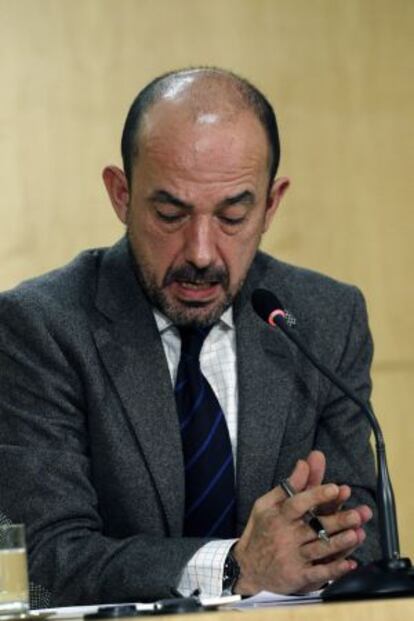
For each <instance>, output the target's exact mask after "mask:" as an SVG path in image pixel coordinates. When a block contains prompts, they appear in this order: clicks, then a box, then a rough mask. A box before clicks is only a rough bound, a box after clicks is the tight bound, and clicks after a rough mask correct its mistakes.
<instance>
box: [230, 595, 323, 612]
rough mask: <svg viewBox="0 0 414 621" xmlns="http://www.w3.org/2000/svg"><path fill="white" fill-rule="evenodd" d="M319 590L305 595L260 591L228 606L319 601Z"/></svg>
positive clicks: (259, 606)
mask: <svg viewBox="0 0 414 621" xmlns="http://www.w3.org/2000/svg"><path fill="white" fill-rule="evenodd" d="M321 601H322V599H321V591H314V592H312V593H307V594H306V595H281V594H280V593H270V592H269V591H260V593H257V594H256V595H252V597H247V598H246V599H243V600H241V601H240V602H238V603H236V604H230V606H229V608H236V609H237V610H242V609H244V608H246V609H248V608H266V607H272V606H290V605H295V604H313V603H316V602H321Z"/></svg>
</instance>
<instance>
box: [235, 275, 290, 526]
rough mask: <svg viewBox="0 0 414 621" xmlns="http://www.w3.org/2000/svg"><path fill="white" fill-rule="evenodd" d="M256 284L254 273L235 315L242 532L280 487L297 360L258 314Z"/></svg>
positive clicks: (238, 486) (238, 458)
mask: <svg viewBox="0 0 414 621" xmlns="http://www.w3.org/2000/svg"><path fill="white" fill-rule="evenodd" d="M255 281H256V282H257V278H254V269H253V276H251V277H250V278H249V281H248V282H246V284H245V286H244V288H243V294H242V297H241V299H240V300H239V302H238V304H237V305H236V313H235V316H236V328H237V333H236V334H237V352H238V356H237V360H238V362H237V365H238V387H239V426H238V449H237V502H238V510H237V514H238V529H239V531H241V530H242V528H244V526H245V524H246V521H247V519H248V516H249V514H250V511H251V508H252V505H253V503H254V501H255V500H256V499H257V498H259V497H260V496H262V495H263V494H265V493H266V492H268V491H269V490H270V489H271V487H272V485H273V484H274V475H275V470H276V467H277V463H278V456H279V451H280V446H281V443H282V440H283V435H284V431H285V426H286V421H287V417H288V414H289V408H290V403H291V394H292V389H293V383H294V373H293V366H292V365H293V360H294V356H292V351H291V349H290V347H289V345H288V344H287V343H286V339H284V338H283V334H282V333H281V332H278V331H277V330H275V329H272V328H270V327H269V326H267V325H266V324H265V323H264V322H263V321H262V320H261V319H259V318H258V317H257V315H256V314H255V313H254V311H253V310H252V307H251V304H250V296H251V293H252V291H253V289H254V288H255V287H254V286H253V285H252V283H254V282H255ZM257 286H260V285H259V284H257ZM239 352H240V354H239Z"/></svg>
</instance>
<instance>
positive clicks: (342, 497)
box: [315, 485, 351, 515]
mask: <svg viewBox="0 0 414 621" xmlns="http://www.w3.org/2000/svg"><path fill="white" fill-rule="evenodd" d="M350 496H351V488H350V487H349V485H340V486H339V494H338V497H337V498H335V500H334V501H333V502H329V503H325V504H324V505H320V506H319V507H317V508H316V509H315V511H316V513H317V514H318V515H330V514H331V513H336V512H337V511H340V510H341V508H342V505H343V504H344V503H345V502H346V501H347V500H349V498H350Z"/></svg>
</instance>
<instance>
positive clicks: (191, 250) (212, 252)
mask: <svg viewBox="0 0 414 621" xmlns="http://www.w3.org/2000/svg"><path fill="white" fill-rule="evenodd" d="M216 252H217V251H216V239H215V232H214V230H213V223H212V222H211V221H210V220H209V219H208V217H204V216H199V217H195V218H194V219H192V221H191V222H190V223H189V225H188V227H187V229H186V231H185V248H184V255H185V260H186V261H187V262H188V263H192V264H193V265H194V266H195V267H198V268H199V269H203V268H205V267H209V266H210V265H213V264H214V262H215V260H216Z"/></svg>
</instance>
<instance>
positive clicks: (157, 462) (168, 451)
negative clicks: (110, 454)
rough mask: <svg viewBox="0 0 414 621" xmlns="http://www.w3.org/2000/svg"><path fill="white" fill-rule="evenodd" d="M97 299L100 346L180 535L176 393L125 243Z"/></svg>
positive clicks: (111, 260)
mask: <svg viewBox="0 0 414 621" xmlns="http://www.w3.org/2000/svg"><path fill="white" fill-rule="evenodd" d="M96 300H97V307H98V309H99V311H100V313H101V315H100V317H99V320H98V321H97V322H96V325H95V328H94V335H95V342H96V345H97V348H98V350H99V352H100V356H101V358H102V361H103V364H104V365H105V367H106V369H107V371H108V374H109V376H110V378H111V380H112V382H113V384H114V386H115V388H116V390H117V392H118V395H119V397H120V400H121V402H122V405H123V407H124V410H125V412H126V415H127V417H128V420H129V422H130V425H131V428H132V431H133V434H134V436H135V438H136V441H137V443H138V445H139V447H140V449H141V452H142V455H143V458H144V460H145V461H146V463H147V466H148V469H149V471H150V473H151V476H152V478H153V481H154V486H155V489H156V490H157V493H158V495H159V499H160V503H161V505H162V507H163V510H164V514H165V518H166V523H167V531H169V534H171V535H174V534H175V535H177V534H179V533H180V532H181V528H182V519H183V511H184V474H183V462H182V450H181V438H180V432H179V427H178V420H177V415H176V409H175V401H174V394H173V390H172V386H171V379H170V375H169V371H168V366H167V362H166V359H165V354H164V350H163V347H162V343H161V339H160V336H159V333H158V329H157V326H156V323H155V320H154V317H153V314H152V311H151V309H150V307H149V305H148V302H147V301H146V298H145V296H144V295H143V293H142V291H141V288H140V287H139V285H138V283H137V280H136V277H135V274H134V272H133V269H132V266H131V260H130V259H129V252H128V248H127V243H126V240H122V241H121V242H120V243H119V244H117V245H116V246H114V247H113V248H112V249H110V250H109V251H108V253H107V255H106V256H105V258H104V260H103V264H102V267H101V273H100V278H99V284H98V292H97V298H96ZM103 315H104V316H105V317H103ZM137 450H138V447H137Z"/></svg>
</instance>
